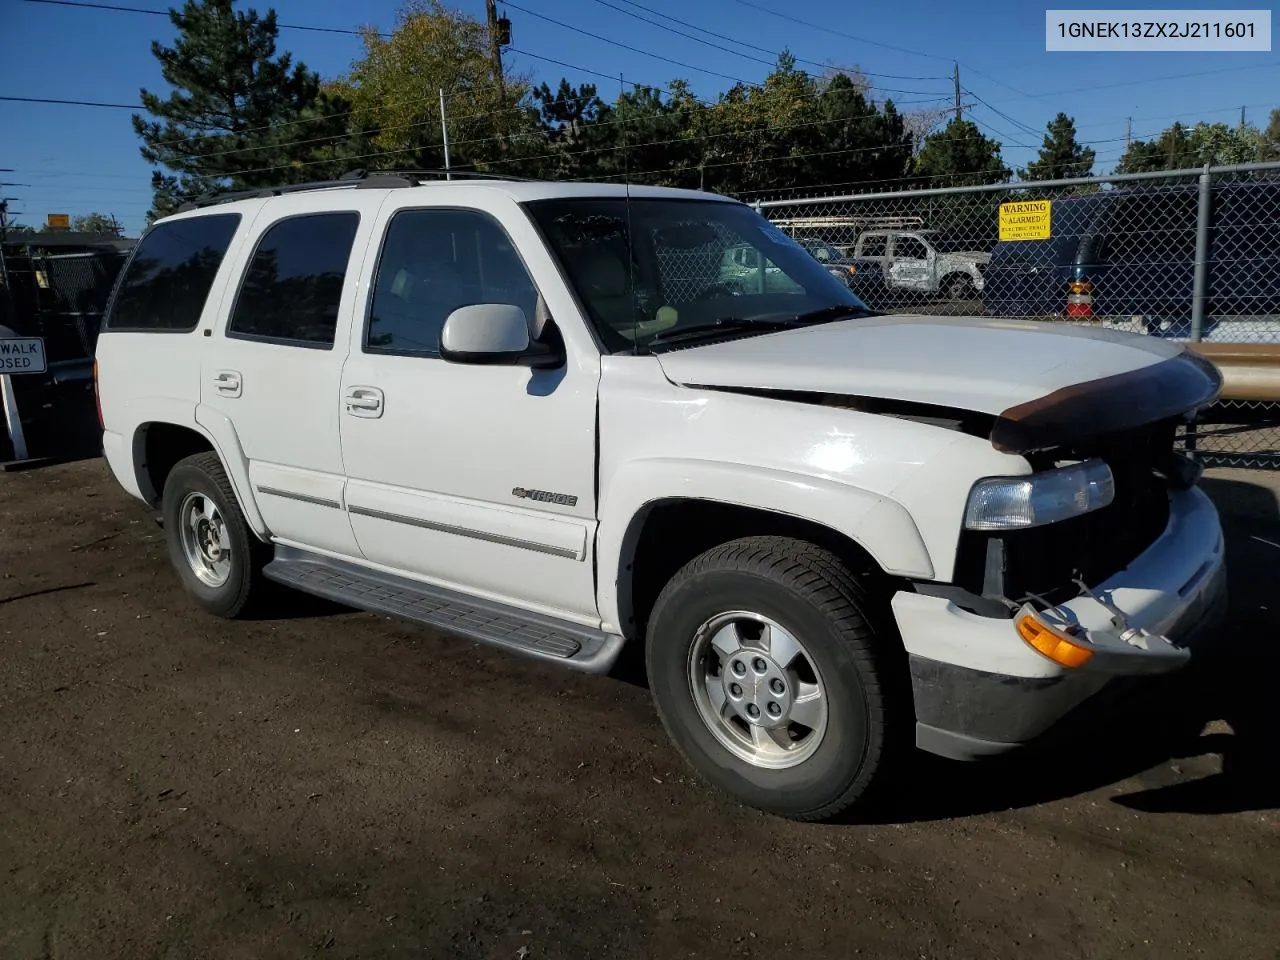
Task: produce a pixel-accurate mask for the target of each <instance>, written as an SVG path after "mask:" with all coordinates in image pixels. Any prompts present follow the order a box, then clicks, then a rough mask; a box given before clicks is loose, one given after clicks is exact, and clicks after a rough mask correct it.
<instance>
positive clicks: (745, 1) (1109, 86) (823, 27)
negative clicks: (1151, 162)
mask: <svg viewBox="0 0 1280 960" xmlns="http://www.w3.org/2000/svg"><path fill="white" fill-rule="evenodd" d="M734 2H735V3H740V4H742V5H743V6H744V7H750V8H751V9H753V10H759V11H760V12H761V13H767V14H769V15H770V16H773V17H778V18H779V19H782V20H786V21H788V22H790V23H797V24H800V25H801V26H804V27H809V28H811V29H814V30H820V31H822V32H823V33H826V34H834V35H835V36H838V37H844V38H845V39H846V40H854V41H856V42H858V43H866V44H869V45H871V46H874V47H882V48H884V49H886V50H894V51H897V52H898V53H905V54H910V55H911V56H916V57H926V58H928V59H930V60H941V61H943V62H946V63H951V62H955V61H954V58H952V57H944V56H941V55H939V54H936V53H926V52H925V51H923V50H913V49H911V48H909V47H901V46H897V45H895V44H892V43H884V42H882V41H880V40H872V39H870V38H869V37H860V36H857V35H856V34H852V33H845V32H843V31H841V30H837V29H835V28H834V27H832V26H830V25H829V24H817V23H813V22H811V21H808V20H801V19H800V18H799V17H795V16H792V15H790V14H786V13H778V12H777V11H776V10H771V9H770V8H769V7H767V6H764V5H763V4H760V3H756V2H754V0H734ZM959 65H960V66H962V67H964V69H966V70H971V71H972V72H973V73H976V74H978V76H981V77H984V78H986V79H987V80H990V81H991V82H993V83H998V84H1000V86H1002V87H1006V88H1007V89H1009V90H1013V92H1015V93H1018V94H1019V96H1018V97H1015V98H1011V99H1007V100H997V101H996V102H997V103H1012V102H1013V101H1014V100H1022V99H1026V100H1043V101H1044V102H1046V103H1047V102H1049V101H1048V100H1047V99H1046V98H1048V97H1060V96H1065V95H1067V94H1071V93H1089V92H1092V91H1094V90H1113V89H1116V88H1118V87H1130V86H1142V85H1144V84H1148V83H1163V82H1166V81H1168V80H1184V79H1189V78H1192V77H1205V76H1211V75H1213V74H1219V73H1235V72H1239V71H1242V70H1258V69H1263V68H1266V67H1274V66H1280V61H1277V62H1271V63H1263V64H1245V65H1242V66H1236V67H1219V68H1217V69H1214V70H1197V71H1194V72H1191V73H1180V74H1172V75H1170V76H1163V77H1144V78H1141V79H1137V80H1124V81H1120V82H1117V83H1105V84H1095V85H1093V86H1089V87H1077V88H1075V89H1072V90H1057V91H1053V92H1050V93H1023V92H1021V91H1019V90H1017V88H1015V87H1010V86H1009V85H1008V84H1006V83H1004V82H1002V81H1000V80H996V79H995V78H994V77H990V76H987V74H985V73H982V72H981V71H979V70H976V69H974V68H973V67H971V66H970V65H969V64H967V63H963V62H960V64H959Z"/></svg>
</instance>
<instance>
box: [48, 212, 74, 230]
mask: <svg viewBox="0 0 1280 960" xmlns="http://www.w3.org/2000/svg"><path fill="white" fill-rule="evenodd" d="M45 223H46V224H48V227H49V229H50V230H70V229H71V215H70V214H66V213H51V214H49V216H47V217H45Z"/></svg>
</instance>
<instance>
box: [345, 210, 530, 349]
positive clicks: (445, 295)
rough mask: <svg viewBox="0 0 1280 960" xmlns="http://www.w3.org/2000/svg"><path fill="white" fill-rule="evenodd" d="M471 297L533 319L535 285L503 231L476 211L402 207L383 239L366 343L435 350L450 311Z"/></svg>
mask: <svg viewBox="0 0 1280 960" xmlns="http://www.w3.org/2000/svg"><path fill="white" fill-rule="evenodd" d="M476 303H506V304H511V305H513V306H517V307H519V308H520V309H521V310H523V311H524V315H525V317H526V318H527V319H528V320H529V322H530V323H531V324H532V323H534V322H535V316H536V311H537V304H538V291H537V289H536V288H535V287H534V284H533V280H532V278H530V276H529V273H528V271H527V270H526V269H525V267H524V263H523V261H521V259H520V256H519V254H518V253H517V252H516V249H515V247H514V245H513V244H512V243H511V239H510V238H509V237H508V236H507V234H506V232H505V231H504V230H503V229H502V227H500V226H499V225H498V223H497V222H496V221H495V220H494V219H493V218H492V217H490V216H489V215H488V214H484V213H481V212H480V211H478V210H443V209H442V210H402V211H400V212H399V213H397V214H396V215H395V216H393V217H392V218H391V223H390V224H389V225H388V227H387V233H386V238H385V239H384V241H383V244H382V253H381V256H380V257H379V261H378V269H377V273H376V274H375V276H374V280H373V297H372V299H371V301H370V305H369V320H368V324H367V325H366V327H365V340H364V350H365V352H366V353H393V354H411V355H416V356H428V357H434V356H438V355H439V350H440V331H441V329H442V328H443V327H444V322H445V320H446V319H447V318H448V316H449V314H450V313H452V312H453V311H454V310H457V309H458V308H459V307H465V306H470V305H471V304H476Z"/></svg>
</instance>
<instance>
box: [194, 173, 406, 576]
mask: <svg viewBox="0 0 1280 960" xmlns="http://www.w3.org/2000/svg"><path fill="white" fill-rule="evenodd" d="M381 199H382V195H381V194H371V193H365V192H364V191H356V190H343V191H323V192H317V193H312V194H306V195H304V194H297V195H286V196H283V197H279V198H276V199H274V200H272V201H271V202H269V203H267V204H265V205H264V206H263V208H262V210H261V211H260V213H259V214H258V216H257V219H256V220H255V222H254V224H253V239H252V241H251V242H250V244H248V245H247V248H246V249H245V250H244V251H243V252H242V254H241V260H240V262H238V263H237V264H235V269H234V272H233V277H234V280H233V282H232V283H231V284H230V285H229V286H228V288H227V289H226V292H225V294H224V302H223V303H222V309H221V310H220V311H219V323H218V324H217V325H216V326H215V327H214V329H213V330H212V332H211V340H210V341H208V342H207V343H206V347H207V349H206V352H205V355H204V363H203V365H202V370H201V381H200V397H201V405H202V407H204V408H205V411H204V415H205V416H208V415H210V414H212V415H215V416H216V415H222V416H225V417H227V418H228V419H229V420H230V421H231V422H232V424H233V425H234V428H235V433H236V436H237V437H238V439H239V442H240V445H241V448H242V449H243V452H244V456H245V458H246V459H247V460H248V463H249V481H250V484H251V486H252V488H253V496H254V498H255V499H256V501H257V503H258V506H259V509H260V510H261V512H262V516H263V519H264V520H265V521H266V524H267V527H268V529H269V530H270V532H271V535H272V537H273V538H274V539H276V540H279V541H281V542H283V543H288V544H292V545H296V546H301V547H307V548H311V549H319V550H323V551H328V552H331V553H335V554H338V555H341V556H349V557H350V556H358V555H359V550H358V548H357V546H356V541H355V536H354V534H353V533H352V530H351V524H350V522H349V521H348V519H347V515H346V512H345V510H344V496H343V488H344V486H345V474H344V472H343V464H342V450H341V442H340V437H339V431H338V416H339V409H340V408H339V388H340V386H341V380H342V365H343V363H344V361H345V360H346V356H347V348H348V342H349V339H350V337H349V332H350V328H351V318H352V316H353V315H354V313H355V311H356V299H357V289H356V284H355V283H354V282H351V281H349V280H348V277H349V276H351V275H354V274H355V273H356V272H357V271H358V270H359V267H360V265H361V263H362V261H363V252H364V250H365V248H366V247H367V245H368V241H369V237H370V235H371V232H372V229H373V221H374V217H375V214H376V213H377V210H378V207H379V206H380V204H381Z"/></svg>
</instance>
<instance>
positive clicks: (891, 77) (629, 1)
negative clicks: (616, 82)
mask: <svg viewBox="0 0 1280 960" xmlns="http://www.w3.org/2000/svg"><path fill="white" fill-rule="evenodd" d="M595 2H596V3H598V4H600V5H601V6H604V7H608V8H609V9H610V10H616V11H617V12H618V13H622V14H625V15H626V16H628V17H634V18H635V19H637V20H640V21H643V22H644V23H649V24H652V25H653V26H655V27H657V28H658V29H660V30H666V31H667V32H669V33H674V34H675V35H676V36H678V37H684V38H686V39H688V40H692V41H694V42H695V43H701V44H704V45H705V46H708V47H713V48H714V49H716V50H723V51H725V52H726V53H731V54H733V55H734V56H736V57H743V58H745V59H748V60H754V61H755V62H756V63H763V64H765V65H766V66H770V67H772V66H776V65H777V61H778V57H780V56H781V53H780V52H779V51H777V50H770V49H769V48H768V47H761V46H759V45H757V44H754V43H748V42H747V41H746V40H736V39H734V38H733V37H730V36H727V35H726V34H723V33H716V32H715V31H714V30H707V29H706V28H704V27H699V26H697V25H695V24H692V23H689V22H688V21H687V20H681V19H680V18H679V17H673V16H671V15H670V14H667V13H662V12H661V11H658V10H654V9H653V8H652V7H646V6H644V4H640V3H635V2H633V0H623V2H624V3H626V4H627V5H628V6H632V7H636V8H638V9H640V10H644V11H646V12H647V13H652V14H654V15H655V16H657V17H661V18H662V19H664V20H670V21H671V22H672V23H678V24H680V25H681V26H683V27H688V28H689V29H690V30H697V31H698V32H700V33H705V34H707V35H708V36H711V37H715V38H717V39H719V40H725V41H727V42H729V43H733V44H737V45H738V46H742V47H748V48H750V49H752V50H758V51H760V52H761V53H767V54H769V55H770V56H772V57H773V58H774V59H773V60H762V59H760V58H759V57H754V56H751V55H750V54H746V53H741V52H740V51H737V50H732V49H730V48H728V47H722V46H720V45H719V44H716V43H711V42H709V41H707V40H702V39H701V38H699V37H695V36H692V35H690V34H687V33H685V32H684V31H682V30H675V29H673V28H672V27H668V26H667V25H666V24H663V23H659V22H658V21H656V20H651V19H649V18H648V17H642V16H640V15H639V14H638V13H632V12H631V11H630V10H624V9H623V8H622V7H618V6H614V4H612V3H610V2H609V0H595ZM795 60H796V62H797V63H807V64H809V65H810V66H814V67H818V68H820V69H823V70H825V69H827V68H828V67H829V66H831V64H827V63H819V62H818V61H817V60H807V59H805V58H804V57H796V58H795ZM858 72H859V73H861V74H862V75H863V76H867V77H879V78H882V79H886V80H944V79H946V78H945V77H904V76H896V75H893V74H886V73H872V72H870V71H867V70H862V69H859V70H858ZM894 92H899V93H901V92H905V91H894Z"/></svg>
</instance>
